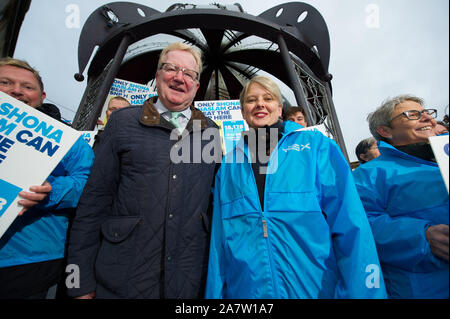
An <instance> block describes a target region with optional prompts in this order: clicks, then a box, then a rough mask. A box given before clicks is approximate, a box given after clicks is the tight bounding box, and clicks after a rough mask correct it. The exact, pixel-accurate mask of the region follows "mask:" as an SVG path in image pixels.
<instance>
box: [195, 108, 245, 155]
mask: <svg viewBox="0 0 450 319" xmlns="http://www.w3.org/2000/svg"><path fill="white" fill-rule="evenodd" d="M194 106H195V107H196V108H197V109H199V110H200V111H202V112H203V114H204V115H205V116H206V117H209V118H210V119H211V120H213V121H214V122H216V124H217V125H218V126H219V128H220V136H221V138H222V149H223V152H224V154H226V153H228V152H229V151H231V150H232V149H233V148H234V146H235V145H236V143H237V142H238V141H239V139H240V138H241V132H242V131H245V130H248V124H247V122H246V121H245V120H244V119H243V117H242V113H241V106H240V103H239V100H219V101H198V102H194Z"/></svg>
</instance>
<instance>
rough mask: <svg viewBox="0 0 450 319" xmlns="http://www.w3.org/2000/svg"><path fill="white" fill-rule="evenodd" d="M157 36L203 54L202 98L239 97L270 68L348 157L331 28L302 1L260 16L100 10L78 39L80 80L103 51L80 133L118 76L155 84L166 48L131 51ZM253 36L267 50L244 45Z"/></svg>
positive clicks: (186, 9)
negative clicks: (335, 90)
mask: <svg viewBox="0 0 450 319" xmlns="http://www.w3.org/2000/svg"><path fill="white" fill-rule="evenodd" d="M196 30H199V31H198V32H196ZM159 34H167V35H171V36H175V37H177V38H180V39H182V40H183V41H185V42H187V43H190V44H192V45H195V46H197V47H198V48H199V49H200V50H201V51H202V52H203V55H204V68H203V70H202V72H201V76H200V81H201V85H200V89H199V91H198V92H197V96H196V100H205V99H206V100H208V99H225V98H232V99H234V98H237V96H238V95H239V92H240V90H241V88H242V83H243V82H245V81H246V80H247V79H250V78H251V77H253V76H254V75H255V74H257V73H258V72H259V71H260V70H262V71H265V72H267V73H269V74H271V75H273V76H274V77H276V78H278V79H279V80H280V81H282V82H283V83H285V84H286V85H287V86H288V87H289V88H291V89H292V91H293V92H294V95H295V99H296V104H297V105H301V106H303V107H304V108H305V110H306V112H307V118H308V123H312V124H321V123H324V124H325V126H326V127H327V130H328V131H329V132H330V133H331V135H332V136H333V138H334V139H335V140H336V142H337V143H338V144H339V146H340V147H341V150H342V151H343V153H344V155H345V156H346V157H347V159H348V155H347V151H346V147H345V144H344V140H343V136H342V132H341V129H340V126H339V122H338V119H337V116H336V112H335V109H334V105H333V101H332V95H331V79H332V76H331V75H330V74H329V73H328V65H329V57H330V40H329V34H328V29H327V26H326V23H325V21H324V19H323V17H322V16H321V15H320V13H319V12H318V11H317V10H316V9H315V8H314V7H312V6H310V5H308V4H305V3H301V2H290V3H285V4H280V5H278V6H275V7H273V8H271V9H269V10H266V11H264V12H263V13H262V14H260V15H259V16H253V15H250V14H247V13H245V12H243V10H242V7H241V6H240V5H238V4H235V5H234V6H221V5H218V4H215V5H211V6H207V7H205V6H196V5H183V4H178V5H174V6H172V7H170V8H169V9H168V10H167V11H166V12H159V11H157V10H154V9H152V8H149V7H145V6H142V5H140V4H135V3H131V2H114V3H110V4H107V5H104V6H101V7H99V8H98V9H96V10H95V11H94V12H93V13H92V14H91V15H90V16H89V18H88V20H87V21H86V23H85V25H84V26H83V29H82V32H81V35H80V40H79V47H78V63H79V73H77V74H76V75H75V78H76V79H77V80H78V81H82V80H84V76H83V75H82V73H83V72H84V70H85V68H86V67H87V65H88V62H89V60H90V58H91V55H93V52H94V51H95V49H96V48H97V50H96V51H95V55H94V56H93V58H92V61H91V63H90V65H89V69H88V72H87V76H88V83H87V87H86V90H85V93H84V95H83V98H82V100H81V102H80V106H79V108H78V110H77V113H76V115H75V118H74V121H73V125H72V126H73V127H74V128H76V129H78V130H90V129H93V128H94V127H95V123H96V120H97V118H98V116H99V115H100V112H101V110H102V107H103V103H104V101H105V99H106V97H107V94H108V92H109V88H110V87H111V85H112V82H113V80H114V78H115V77H120V78H121V79H124V80H130V81H134V82H138V83H143V84H147V83H148V82H151V80H152V79H153V78H154V75H155V73H156V65H157V60H158V55H159V53H160V51H161V49H162V47H158V46H154V47H153V49H148V50H143V51H142V52H139V53H137V54H133V50H129V48H132V47H133V45H136V43H140V41H141V40H143V39H146V38H149V37H151V36H154V35H159ZM255 37H257V38H258V39H262V41H261V42H262V43H264V45H262V46H254V45H251V44H247V45H246V46H244V45H243V44H242V43H243V42H245V41H246V40H248V39H251V38H255ZM135 51H136V50H135ZM127 52H128V53H127ZM127 54H128V57H127ZM142 70H145V72H143V71H142ZM205 97H206V98H205Z"/></svg>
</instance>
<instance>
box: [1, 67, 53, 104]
mask: <svg viewBox="0 0 450 319" xmlns="http://www.w3.org/2000/svg"><path fill="white" fill-rule="evenodd" d="M0 91H2V92H4V93H6V94H8V95H10V96H12V97H13V98H15V99H17V100H19V101H22V102H23V103H25V104H28V105H29V106H32V107H38V106H40V105H42V102H43V101H44V99H45V92H43V91H42V89H41V87H40V85H39V82H38V80H37V79H36V77H35V76H34V74H33V73H32V72H31V71H28V70H26V69H23V68H19V67H16V66H12V65H2V66H0Z"/></svg>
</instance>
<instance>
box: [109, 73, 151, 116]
mask: <svg viewBox="0 0 450 319" xmlns="http://www.w3.org/2000/svg"><path fill="white" fill-rule="evenodd" d="M156 95H157V93H156V92H154V91H152V89H151V88H150V87H149V86H147V85H144V84H140V83H135V82H131V81H126V80H121V79H114V82H113V84H112V86H111V89H110V90H109V94H108V97H107V98H106V101H105V104H104V105H103V109H102V113H101V115H100V119H101V120H102V122H103V125H106V121H107V120H106V110H107V109H108V103H109V101H110V100H111V99H112V98H113V97H115V96H121V97H123V98H125V99H127V100H128V102H130V104H131V105H142V104H144V102H145V101H146V100H147V99H149V98H151V97H153V96H156Z"/></svg>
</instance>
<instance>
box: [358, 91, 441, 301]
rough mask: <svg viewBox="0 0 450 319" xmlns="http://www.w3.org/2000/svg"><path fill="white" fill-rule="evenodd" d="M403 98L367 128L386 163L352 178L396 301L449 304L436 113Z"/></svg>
mask: <svg viewBox="0 0 450 319" xmlns="http://www.w3.org/2000/svg"><path fill="white" fill-rule="evenodd" d="M423 104H424V102H423V100H422V99H421V98H418V97H415V96H412V95H401V96H398V97H395V98H393V99H389V100H387V101H385V102H384V103H383V104H382V105H381V106H380V107H379V108H378V109H377V110H376V111H375V112H373V113H371V114H369V116H368V118H367V119H368V121H369V127H370V131H371V133H372V135H373V136H374V137H375V138H376V139H377V140H378V149H379V151H380V153H381V155H380V156H379V157H377V158H375V159H373V160H371V161H370V162H368V163H366V164H364V165H362V166H360V167H359V168H357V169H356V170H355V171H354V177H355V182H356V186H357V188H358V192H359V194H360V197H361V200H362V202H363V205H364V207H365V209H366V213H367V215H368V217H369V221H370V223H371V226H372V231H373V234H374V238H375V242H376V244H377V250H378V254H379V258H380V262H381V266H382V268H383V275H384V279H385V283H386V289H387V291H388V294H389V296H390V297H391V298H448V297H449V281H448V280H449V268H448V260H449V236H448V232H449V227H448V224H449V214H448V210H449V196H448V193H447V189H446V187H445V184H444V181H443V180H442V177H441V173H440V169H439V167H438V165H437V163H436V160H435V158H434V154H433V152H432V150H431V147H430V144H429V141H428V138H429V137H431V136H435V131H434V128H435V126H436V120H435V118H436V116H437V112H436V110H435V109H425V108H424V107H423Z"/></svg>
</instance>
